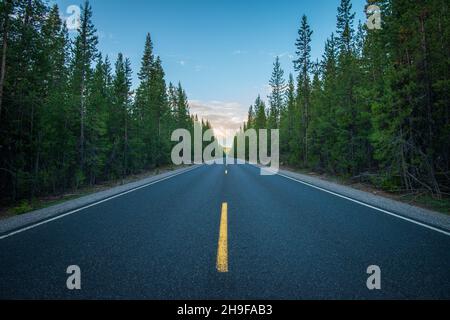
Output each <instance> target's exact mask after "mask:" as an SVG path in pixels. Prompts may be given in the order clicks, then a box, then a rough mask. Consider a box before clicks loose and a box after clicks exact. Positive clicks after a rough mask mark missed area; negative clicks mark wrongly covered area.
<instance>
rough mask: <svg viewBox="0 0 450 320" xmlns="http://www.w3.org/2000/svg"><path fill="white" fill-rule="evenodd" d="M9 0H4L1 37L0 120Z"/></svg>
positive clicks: (0, 114)
mask: <svg viewBox="0 0 450 320" xmlns="http://www.w3.org/2000/svg"><path fill="white" fill-rule="evenodd" d="M9 5H10V3H9V0H5V16H4V21H3V39H2V61H1V67H0V68H1V71H0V120H1V116H2V106H3V88H4V86H5V77H6V53H7V49H8V29H9V10H8V7H9Z"/></svg>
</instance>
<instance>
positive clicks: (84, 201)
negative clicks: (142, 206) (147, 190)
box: [0, 165, 199, 236]
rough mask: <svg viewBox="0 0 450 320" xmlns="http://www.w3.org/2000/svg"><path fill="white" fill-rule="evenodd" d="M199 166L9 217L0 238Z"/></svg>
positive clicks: (0, 228) (4, 221)
mask: <svg viewBox="0 0 450 320" xmlns="http://www.w3.org/2000/svg"><path fill="white" fill-rule="evenodd" d="M198 167H199V165H195V166H191V167H187V168H181V169H178V170H174V171H169V172H166V173H163V174H160V175H156V176H151V177H148V178H145V179H142V180H139V181H135V182H132V183H128V184H124V185H122V186H118V187H114V188H111V189H108V190H105V191H101V192H97V193H93V194H89V195H87V196H83V197H81V198H77V199H74V200H69V201H66V202H63V203H60V204H57V205H54V206H50V207H47V208H43V209H39V210H36V211H32V212H29V213H26V214H23V215H19V216H14V217H10V218H7V219H4V220H1V221H0V236H1V235H4V234H7V233H10V232H14V231H15V230H18V229H21V228H26V227H28V226H31V225H34V224H37V223H40V222H42V221H45V220H48V219H52V218H55V217H57V216H60V215H63V214H65V213H68V212H70V211H73V210H77V209H80V208H83V207H85V206H89V205H92V204H95V203H97V202H100V201H103V200H106V199H108V198H111V197H114V196H118V195H120V194H122V193H125V192H129V191H132V190H134V189H137V188H140V187H143V186H145V185H148V184H152V183H156V182H158V181H161V180H165V179H168V178H171V177H173V176H177V175H180V174H183V173H187V172H189V171H191V170H194V169H197V168H198Z"/></svg>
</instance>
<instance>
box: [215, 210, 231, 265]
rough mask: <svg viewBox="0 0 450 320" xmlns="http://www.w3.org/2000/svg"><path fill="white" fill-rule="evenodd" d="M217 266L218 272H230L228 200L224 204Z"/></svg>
mask: <svg viewBox="0 0 450 320" xmlns="http://www.w3.org/2000/svg"><path fill="white" fill-rule="evenodd" d="M216 267H217V271H218V272H221V273H226V272H228V204H227V203H226V202H225V203H223V204H222V216H221V218H220V232H219V246H218V248H217V265H216Z"/></svg>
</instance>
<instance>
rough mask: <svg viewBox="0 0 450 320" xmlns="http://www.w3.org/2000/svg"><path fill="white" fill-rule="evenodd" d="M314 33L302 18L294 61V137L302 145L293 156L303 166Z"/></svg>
mask: <svg viewBox="0 0 450 320" xmlns="http://www.w3.org/2000/svg"><path fill="white" fill-rule="evenodd" d="M312 34H313V32H312V30H311V28H310V26H309V24H308V19H307V17H306V16H305V15H303V17H302V21H301V26H300V29H299V31H298V38H297V42H296V43H295V46H296V48H297V51H296V55H297V60H295V61H294V66H295V71H297V72H299V74H298V91H297V111H296V114H295V117H296V118H295V120H294V122H295V123H296V128H295V130H296V133H295V134H294V137H295V138H296V139H299V140H298V141H299V143H300V144H301V146H300V148H297V150H296V151H295V154H294V155H293V157H294V161H295V162H296V163H299V162H300V158H302V161H303V166H306V165H307V163H308V153H309V137H308V127H309V123H310V107H311V105H310V95H311V84H310V81H311V80H310V72H311V66H312V64H311V36H312Z"/></svg>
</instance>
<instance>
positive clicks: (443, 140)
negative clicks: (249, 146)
mask: <svg viewBox="0 0 450 320" xmlns="http://www.w3.org/2000/svg"><path fill="white" fill-rule="evenodd" d="M369 5H377V6H379V8H381V12H382V29H381V30H380V29H373V30H369V29H368V27H367V26H366V25H365V24H364V25H362V24H361V23H359V25H357V26H355V22H354V18H355V13H354V12H353V11H352V5H351V1H350V0H341V3H340V6H339V8H338V14H337V29H336V32H335V33H334V34H332V35H331V36H330V38H329V39H328V40H327V42H326V44H325V50H324V54H323V58H322V59H321V61H312V60H311V41H312V38H313V31H312V30H311V28H310V26H309V24H308V19H307V17H306V16H303V18H302V19H301V25H300V29H299V31H298V39H297V41H296V43H295V45H296V49H297V51H296V56H297V57H296V60H295V61H294V66H295V71H296V72H297V74H296V80H294V76H292V75H290V76H289V78H288V81H287V83H286V80H285V78H284V73H283V70H282V69H281V67H280V63H279V60H278V59H277V60H276V62H275V65H274V71H273V74H272V78H271V81H270V85H271V87H272V94H271V95H270V97H269V101H268V106H266V105H265V103H264V102H263V101H262V99H261V98H260V97H258V98H257V100H256V102H255V104H254V105H253V106H252V107H251V108H250V111H249V116H248V121H247V123H245V126H244V129H248V128H254V129H261V128H269V129H274V128H276V129H280V149H281V150H280V153H281V158H282V162H284V163H286V164H289V165H293V166H298V167H302V168H308V169H312V170H315V171H317V172H321V173H324V172H326V173H330V174H333V175H341V176H346V177H353V178H359V179H365V180H366V181H370V182H372V183H374V184H376V185H378V186H381V187H384V188H386V189H388V190H391V191H417V190H423V191H426V192H429V193H431V194H433V195H434V196H436V197H442V196H443V195H449V194H450V118H449V114H450V100H449V94H450V79H449V78H448V77H449V70H450V60H449V55H450V22H449V19H450V12H449V5H450V4H449V2H448V1H446V0H426V1H415V0H391V1H389V0H381V1H375V0H368V3H367V6H369Z"/></svg>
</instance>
